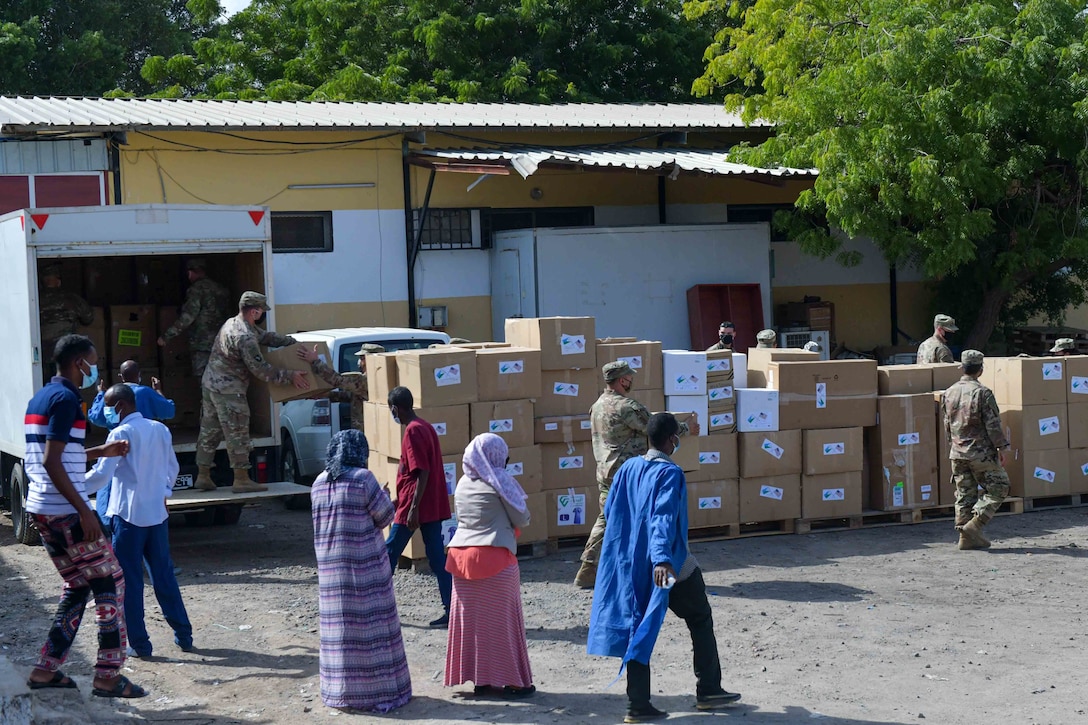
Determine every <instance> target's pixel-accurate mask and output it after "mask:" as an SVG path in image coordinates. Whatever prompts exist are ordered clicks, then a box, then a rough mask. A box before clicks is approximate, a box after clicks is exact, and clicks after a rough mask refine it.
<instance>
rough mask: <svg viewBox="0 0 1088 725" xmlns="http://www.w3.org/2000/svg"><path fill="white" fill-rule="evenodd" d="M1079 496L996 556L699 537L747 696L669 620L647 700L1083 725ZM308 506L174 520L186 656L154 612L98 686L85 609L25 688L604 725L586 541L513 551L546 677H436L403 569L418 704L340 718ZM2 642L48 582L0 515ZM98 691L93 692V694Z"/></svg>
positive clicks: (41, 625) (1017, 528) (421, 614)
mask: <svg viewBox="0 0 1088 725" xmlns="http://www.w3.org/2000/svg"><path fill="white" fill-rule="evenodd" d="M1086 516H1088V509H1067V510H1057V511H1048V512H1042V513H1031V514H1025V515H1020V516H1006V517H1001V518H998V519H996V520H995V521H994V523H993V524H992V525H991V526H990V527H989V529H988V531H989V533H990V535H991V537H992V538H993V539H994V542H995V543H994V548H993V549H992V550H991V551H989V552H959V551H957V550H956V549H955V547H954V546H953V536H952V530H951V529H952V525H951V523H950V522H935V523H927V524H919V525H915V526H897V527H888V528H873V529H865V530H859V531H845V532H834V533H817V534H810V535H806V536H769V537H758V538H749V539H741V540H733V541H723V542H713V543H698V544H696V545H694V546H693V550H694V552H695V553H696V555H697V556H698V558H699V561H700V563H701V565H702V567H703V570H704V574H705V577H706V581H707V585H708V588H709V592H710V595H711V604H712V605H713V607H714V616H715V629H716V632H717V637H718V644H719V648H720V652H721V658H722V664H723V671H724V675H725V678H724V683H723V684H724V685H725V687H726V688H727V689H730V690H735V691H739V692H741V693H742V694H743V696H744V699H743V700H742V701H741V703H740V704H738V705H737V706H735V707H733V708H732V709H731V710H729V711H726V712H725V713H718V714H705V713H696V711H695V710H694V709H693V704H694V697H693V692H694V678H693V676H692V674H691V669H690V668H691V665H690V651H691V650H690V640H689V639H688V637H687V632H686V630H685V629H684V627H683V624H682V623H681V622H679V621H678V620H676V619H675V618H674V617H672V615H670V618H669V619H668V620H667V622H666V626H665V629H664V631H663V632H662V636H661V639H660V640H659V642H658V646H657V649H656V651H655V653H654V659H653V662H652V666H653V675H654V680H653V689H654V693H655V695H654V702H655V704H656V705H657V706H659V707H662V708H664V709H666V710H668V711H670V712H671V713H672V715H671V717H670V718H669V722H690V723H693V725H694V724H695V723H699V722H704V723H705V722H710V721H711V719H720V720H719V721H721V722H725V721H727V720H740V721H743V722H745V723H754V724H764V725H771V724H775V725H784V724H786V723H801V722H808V721H810V720H820V721H822V722H828V723H843V724H847V723H849V724H852V725H860V724H863V723H869V724H881V723H916V722H919V721H921V720H925V721H927V722H932V723H942V724H943V723H971V724H972V725H974V724H976V723H1077V722H1086V721H1088V716H1086V709H1088V703H1086V702H1085V696H1084V692H1085V691H1084V687H1083V681H1082V680H1083V678H1082V673H1083V672H1084V671H1085V670H1086V669H1088V654H1086V651H1085V649H1084V645H1083V643H1084V642H1085V641H1088V628H1086V625H1085V613H1084V609H1085V608H1084V606H1083V602H1084V599H1085V591H1086V586H1085V584H1086V575H1085V562H1084V561H1083V557H1084V556H1085V552H1086V551H1088V519H1086V518H1085V517H1086ZM310 537H311V527H310V522H309V515H308V513H307V512H298V511H286V510H284V509H283V508H282V507H281V506H280V505H279V504H277V503H275V502H273V503H266V504H264V505H260V506H255V507H251V508H247V509H246V511H245V512H244V513H243V515H242V519H241V522H240V523H239V524H238V525H236V526H217V527H208V528H187V527H184V526H179V527H176V528H174V529H173V530H172V535H171V540H172V545H173V554H174V559H175V561H176V563H177V564H178V565H179V566H180V567H182V569H183V571H182V573H181V574H180V575H179V580H180V583H181V587H182V593H183V596H184V597H185V602H186V606H187V607H188V610H189V615H190V618H191V619H192V621H193V624H194V628H195V638H196V646H197V648H198V649H197V651H195V652H193V653H190V654H185V653H182V652H180V651H179V650H178V649H177V648H176V647H175V646H174V645H173V641H172V637H171V636H170V632H169V629H168V628H167V627H166V625H165V623H164V622H162V621H161V619H160V618H159V617H158V616H157V614H158V613H157V611H156V609H155V608H154V606H153V605H152V604H149V608H148V619H149V621H148V627H149V630H150V632H151V636H152V642H153V643H154V646H155V655H156V656H155V657H154V658H153V659H150V660H129V662H128V663H127V664H126V667H127V668H128V669H127V671H126V673H127V674H128V675H129V676H130V677H131V678H132V679H133V680H134V681H135V682H137V683H140V684H142V685H144V686H145V687H147V688H149V689H150V691H151V694H150V696H149V697H147V698H145V699H143V700H135V701H126V702H120V701H117V702H113V701H106V702H102V701H98V700H97V698H92V697H90V696H89V691H90V672H91V667H90V663H91V662H92V661H93V647H94V643H95V638H94V634H93V632H94V630H93V622H92V621H91V620H90V619H88V621H87V623H86V624H85V629H84V631H83V632H81V633H80V635H79V637H78V638H77V645H76V648H75V649H74V650H73V654H72V657H71V659H70V660H69V662H68V664H67V666H66V670H67V671H68V672H69V673H70V674H71V675H73V676H74V679H76V681H77V682H78V683H79V685H80V688H81V694H75V693H73V692H71V691H52V692H48V691H47V692H46V693H44V694H43V693H36V698H37V708H38V713H39V715H38V717H39V722H41V723H64V722H83V723H86V722H95V723H113V722H118V723H121V722H134V721H135V722H155V723H159V722H162V723H165V722H170V723H186V724H192V725H204V724H207V725H211V724H213V723H214V724H216V725H223V724H226V723H290V724H291V725H304V724H305V723H312V722H326V721H328V720H329V719H330V718H337V719H338V721H339V722H343V723H351V722H366V723H371V722H373V723H378V722H383V721H398V720H410V721H414V722H421V723H480V722H490V723H510V724H512V725H515V724H518V723H614V722H620V721H621V720H622V716H623V710H624V702H625V700H624V690H623V683H622V681H621V682H619V683H616V684H614V685H612V686H611V687H609V684H610V683H611V682H612V681H613V679H614V678H615V675H616V672H617V667H618V662H617V661H615V660H607V659H603V658H595V657H589V656H587V655H586V654H585V635H586V626H587V623H588V619H589V608H590V602H591V596H592V595H591V594H590V593H589V592H582V591H578V590H575V589H574V588H573V587H572V586H571V585H570V580H571V578H572V577H573V575H574V572H575V568H576V563H575V561H576V559H577V555H578V553H579V552H578V551H576V550H562V551H560V552H559V553H558V554H557V555H553V556H550V557H547V558H543V559H535V560H530V561H524V562H522V568H521V571H522V584H523V589H522V590H523V596H524V602H525V618H526V625H527V628H528V640H529V654H530V658H531V661H532V666H533V672H534V675H535V679H536V684H537V686H538V688H539V689H540V692H539V693H538V694H537V696H536V697H535V698H533V699H531V700H527V701H523V702H517V703H508V702H504V701H501V700H474V699H469V698H465V697H461V696H460V693H461V692H463V691H464V690H467V689H470V688H469V687H463V688H453V689H447V688H444V687H443V686H442V672H443V663H444V658H445V632H444V631H433V630H429V629H426V627H425V623H426V622H427V621H429V620H430V619H432V618H433V617H435V616H437V615H438V613H439V611H440V607H439V604H438V593H437V589H436V587H435V585H434V580H433V578H431V577H429V576H424V575H419V574H415V573H412V572H407V571H405V572H398V573H397V575H396V591H397V598H398V601H399V603H400V612H401V620H402V623H403V627H404V637H405V642H406V647H407V651H408V660H409V663H410V665H411V670H412V680H413V688H414V692H415V699H414V700H413V701H412V702H411V703H410V704H409V705H407V706H406V707H404V708H402V709H400V710H398V711H396V712H394V713H392V714H390V715H389V716H386V717H378V716H373V715H355V714H344V713H341V712H339V711H336V710H330V709H329V708H326V707H325V706H324V705H322V703H321V700H320V697H319V695H318V674H317V673H318V639H317V574H316V571H315V566H314V559H313V549H312V540H311V538H310ZM0 582H2V584H3V586H2V587H0V654H2V655H4V656H6V657H8V658H9V659H10V660H11V661H12V662H13V663H15V665H16V666H17V667H18V668H20V670H22V671H26V670H27V669H28V668H29V667H30V665H31V664H32V662H33V660H34V656H35V654H36V651H37V649H38V647H39V646H40V642H41V640H42V639H43V638H44V635H45V632H46V629H47V625H48V622H49V617H50V614H51V612H52V610H53V607H54V604H55V601H56V596H57V594H58V593H59V584H60V581H59V578H58V577H57V575H56V573H55V571H54V570H53V568H52V567H51V565H50V564H49V562H48V559H47V558H46V555H45V552H44V551H43V550H42V549H41V548H40V547H25V546H21V545H18V544H16V543H14V540H13V539H12V536H11V530H10V521H8V520H7V519H6V518H2V519H0ZM92 700H93V701H94V702H92Z"/></svg>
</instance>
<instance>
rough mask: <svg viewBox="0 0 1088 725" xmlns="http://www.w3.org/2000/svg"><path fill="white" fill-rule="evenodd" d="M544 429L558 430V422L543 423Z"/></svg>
mask: <svg viewBox="0 0 1088 725" xmlns="http://www.w3.org/2000/svg"><path fill="white" fill-rule="evenodd" d="M544 430H559V424H558V423H545V424H544Z"/></svg>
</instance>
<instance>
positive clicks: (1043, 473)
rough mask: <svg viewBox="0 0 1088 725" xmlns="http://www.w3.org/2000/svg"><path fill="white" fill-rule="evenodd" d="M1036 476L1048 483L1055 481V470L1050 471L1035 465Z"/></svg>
mask: <svg viewBox="0 0 1088 725" xmlns="http://www.w3.org/2000/svg"><path fill="white" fill-rule="evenodd" d="M1035 477H1036V478H1038V479H1039V480H1040V481H1046V482H1047V483H1054V471H1048V470H1047V469H1045V468H1042V467H1041V466H1036V467H1035Z"/></svg>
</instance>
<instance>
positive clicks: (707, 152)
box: [412, 146, 818, 178]
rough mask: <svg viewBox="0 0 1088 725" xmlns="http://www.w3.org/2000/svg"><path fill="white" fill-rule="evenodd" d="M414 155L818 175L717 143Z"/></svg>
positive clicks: (518, 163) (527, 172)
mask: <svg viewBox="0 0 1088 725" xmlns="http://www.w3.org/2000/svg"><path fill="white" fill-rule="evenodd" d="M412 156H413V158H414V159H416V160H417V161H420V162H423V163H430V164H432V165H434V164H435V163H436V162H438V163H439V164H441V163H442V162H445V163H447V164H453V165H456V164H458V163H463V164H470V163H473V162H475V163H478V164H502V165H504V166H507V167H509V168H512V169H514V170H515V171H517V172H518V173H519V174H521V175H522V177H529V176H531V175H532V174H534V173H536V170H537V168H538V167H539V166H540V165H541V164H560V165H572V166H595V167H600V168H622V169H631V170H634V171H654V172H659V173H669V174H670V175H678V174H680V173H681V172H687V173H702V174H710V175H713V176H750V175H751V176H778V177H782V178H790V177H814V176H816V175H817V173H818V172H817V171H816V169H791V168H785V167H780V168H772V169H763V168H759V167H756V166H748V165H746V164H738V163H734V162H732V161H730V160H729V154H728V153H726V152H724V151H717V150H714V149H644V148H633V147H613V146H601V147H593V148H589V147H582V148H577V149H541V148H537V147H522V148H502V149H483V148H475V149H421V150H418V151H415V152H413V154H412Z"/></svg>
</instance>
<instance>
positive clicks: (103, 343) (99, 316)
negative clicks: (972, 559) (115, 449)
mask: <svg viewBox="0 0 1088 725" xmlns="http://www.w3.org/2000/svg"><path fill="white" fill-rule="evenodd" d="M91 309H92V310H93V312H94V321H93V322H92V323H91V324H89V325H80V326H79V327H77V328H76V334H78V335H84V336H85V337H89V338H91V342H93V343H94V349H95V350H96V351H97V352H98V368H99V370H104V369H106V368H107V367H108V366H109V362H108V361H109V357H108V356H109V354H110V344H109V334H108V333H107V332H106V330H107V329H109V328H108V326H107V324H106V308H105V307H93V308H91ZM42 358H43V360H44V362H45V364H46V366H47V367H50V369H52V364H53V362H52V360H53V351H52V350H42ZM121 362H124V360H122V361H121ZM1086 400H1088V398H1086Z"/></svg>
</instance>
